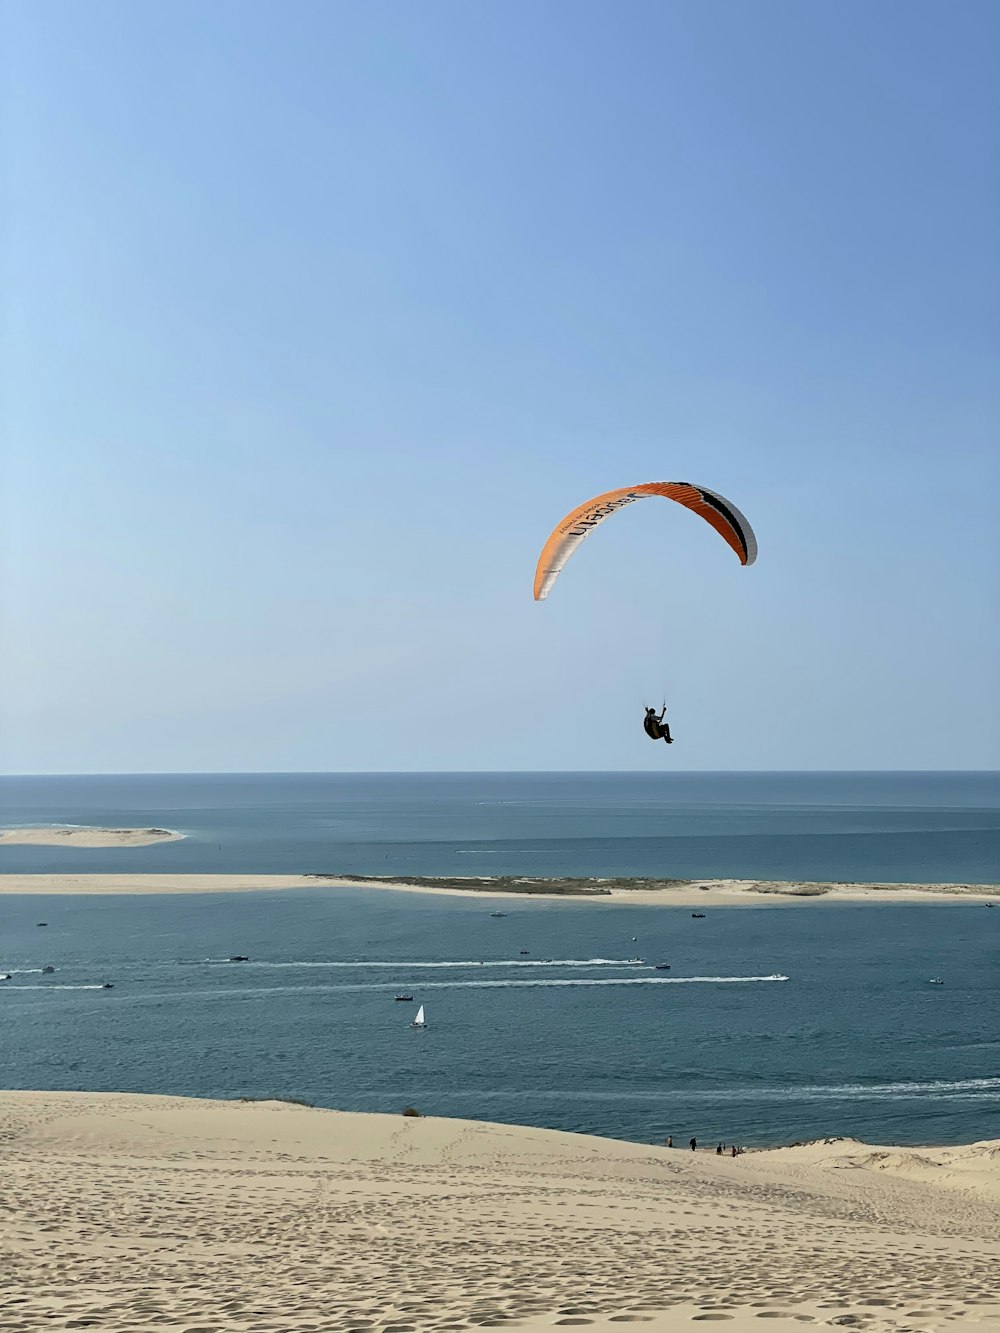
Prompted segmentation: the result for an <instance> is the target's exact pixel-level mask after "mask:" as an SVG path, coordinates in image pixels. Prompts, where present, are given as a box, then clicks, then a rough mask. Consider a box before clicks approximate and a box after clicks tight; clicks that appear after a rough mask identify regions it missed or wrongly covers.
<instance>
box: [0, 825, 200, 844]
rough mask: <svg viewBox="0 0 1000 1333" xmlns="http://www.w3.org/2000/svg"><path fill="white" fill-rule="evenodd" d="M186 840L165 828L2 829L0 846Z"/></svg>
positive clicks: (152, 842)
mask: <svg viewBox="0 0 1000 1333" xmlns="http://www.w3.org/2000/svg"><path fill="white" fill-rule="evenodd" d="M183 837H184V834H183V833H175V832H174V831H173V830H172V829H165V828H78V827H76V826H73V825H69V826H66V827H63V828H9V829H0V846H2V845H3V844H5V843H6V844H8V845H17V846H21V847H151V846H152V845H153V844H154V843H157V842H177V841H179V840H180V839H181V838H183Z"/></svg>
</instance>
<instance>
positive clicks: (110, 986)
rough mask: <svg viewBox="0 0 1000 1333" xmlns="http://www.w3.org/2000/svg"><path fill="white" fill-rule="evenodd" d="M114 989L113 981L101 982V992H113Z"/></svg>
mask: <svg viewBox="0 0 1000 1333" xmlns="http://www.w3.org/2000/svg"><path fill="white" fill-rule="evenodd" d="M114 988H115V983H114V982H113V981H102V982H101V990H114Z"/></svg>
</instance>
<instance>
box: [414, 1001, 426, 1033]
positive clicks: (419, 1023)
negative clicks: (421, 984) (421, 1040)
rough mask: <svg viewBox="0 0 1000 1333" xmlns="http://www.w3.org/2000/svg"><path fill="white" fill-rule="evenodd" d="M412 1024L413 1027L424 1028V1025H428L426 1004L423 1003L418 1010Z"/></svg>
mask: <svg viewBox="0 0 1000 1333" xmlns="http://www.w3.org/2000/svg"><path fill="white" fill-rule="evenodd" d="M410 1026H411V1027H415V1028H422V1027H426V1026H427V1023H426V1021H425V1019H424V1006H423V1005H421V1006H420V1008H419V1009H418V1010H417V1016H416V1018H415V1019H414V1020H413V1022H412V1023H411V1024H410Z"/></svg>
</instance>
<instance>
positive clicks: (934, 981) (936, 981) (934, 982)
mask: <svg viewBox="0 0 1000 1333" xmlns="http://www.w3.org/2000/svg"><path fill="white" fill-rule="evenodd" d="M927 980H928V982H929V984H930V985H931V986H943V985H944V980H943V978H941V977H928V978H927Z"/></svg>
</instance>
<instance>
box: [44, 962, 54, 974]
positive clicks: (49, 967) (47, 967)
mask: <svg viewBox="0 0 1000 1333" xmlns="http://www.w3.org/2000/svg"><path fill="white" fill-rule="evenodd" d="M42 971H43V972H54V971H55V968H54V967H53V966H52V964H51V963H48V964H46V966H45V967H43V968H42Z"/></svg>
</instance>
